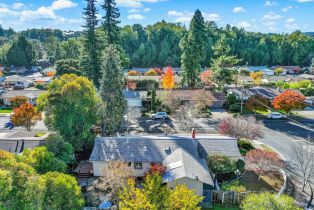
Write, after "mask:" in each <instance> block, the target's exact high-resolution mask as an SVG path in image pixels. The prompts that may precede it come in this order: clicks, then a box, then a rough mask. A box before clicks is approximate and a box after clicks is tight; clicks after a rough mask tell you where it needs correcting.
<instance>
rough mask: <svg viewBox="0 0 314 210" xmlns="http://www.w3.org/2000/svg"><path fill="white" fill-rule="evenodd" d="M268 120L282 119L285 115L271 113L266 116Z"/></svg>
mask: <svg viewBox="0 0 314 210" xmlns="http://www.w3.org/2000/svg"><path fill="white" fill-rule="evenodd" d="M267 118H268V119H283V118H286V116H285V115H283V114H280V113H279V112H272V113H270V114H269V115H267Z"/></svg>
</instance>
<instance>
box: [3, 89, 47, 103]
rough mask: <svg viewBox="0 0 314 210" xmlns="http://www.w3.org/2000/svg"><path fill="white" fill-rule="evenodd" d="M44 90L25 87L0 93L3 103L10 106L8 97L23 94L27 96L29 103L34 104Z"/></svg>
mask: <svg viewBox="0 0 314 210" xmlns="http://www.w3.org/2000/svg"><path fill="white" fill-rule="evenodd" d="M43 92H45V91H43V90H39V89H37V88H26V89H24V90H10V91H8V92H6V93H4V94H3V95H2V99H3V103H4V105H6V106H10V99H11V98H14V97H16V96H25V97H26V98H28V100H29V103H30V104H33V105H36V100H37V98H38V96H39V95H40V94H41V93H43Z"/></svg>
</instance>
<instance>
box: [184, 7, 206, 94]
mask: <svg viewBox="0 0 314 210" xmlns="http://www.w3.org/2000/svg"><path fill="white" fill-rule="evenodd" d="M180 48H181V50H182V56H181V63H182V69H183V71H184V73H183V81H184V83H185V84H187V85H188V86H189V87H191V88H193V87H194V86H195V85H196V83H197V81H198V79H199V74H200V70H201V63H202V62H203V61H204V59H205V24H204V18H203V16H202V13H201V11H200V10H196V11H195V14H194V16H193V18H192V21H191V23H190V30H189V32H187V34H186V35H185V36H184V37H183V38H182V40H181V42H180Z"/></svg>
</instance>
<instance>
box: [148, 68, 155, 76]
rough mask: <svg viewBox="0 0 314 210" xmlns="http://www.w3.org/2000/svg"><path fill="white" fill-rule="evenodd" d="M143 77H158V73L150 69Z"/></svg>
mask: <svg viewBox="0 0 314 210" xmlns="http://www.w3.org/2000/svg"><path fill="white" fill-rule="evenodd" d="M145 76H158V73H157V72H156V71H155V69H150V70H149V71H148V72H146V73H145Z"/></svg>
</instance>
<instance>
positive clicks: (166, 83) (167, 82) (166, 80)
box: [162, 66, 175, 90]
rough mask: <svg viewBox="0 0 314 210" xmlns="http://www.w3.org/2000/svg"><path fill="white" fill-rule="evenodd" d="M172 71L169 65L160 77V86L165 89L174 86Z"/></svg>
mask: <svg viewBox="0 0 314 210" xmlns="http://www.w3.org/2000/svg"><path fill="white" fill-rule="evenodd" d="M174 85H175V84H174V73H173V70H172V68H171V67H170V66H169V67H168V68H167V71H166V73H165V75H164V76H163V78H162V87H163V88H164V89H165V90H171V89H173V88H174Z"/></svg>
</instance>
